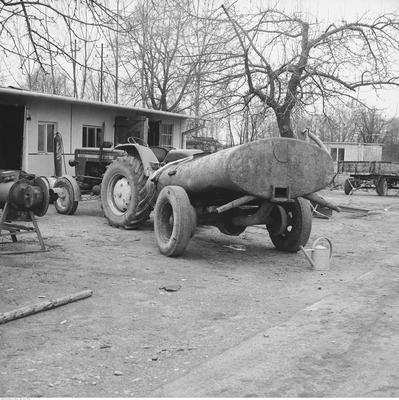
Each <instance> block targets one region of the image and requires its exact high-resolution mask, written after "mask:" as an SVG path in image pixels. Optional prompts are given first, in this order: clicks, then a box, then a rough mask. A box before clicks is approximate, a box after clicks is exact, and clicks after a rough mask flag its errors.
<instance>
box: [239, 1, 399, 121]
mask: <svg viewBox="0 0 399 400" xmlns="http://www.w3.org/2000/svg"><path fill="white" fill-rule="evenodd" d="M239 3H240V6H242V7H243V8H244V9H245V8H247V9H253V10H254V9H255V8H256V7H257V6H259V5H261V6H262V7H263V8H266V7H267V6H268V5H270V6H272V5H276V4H277V5H278V6H279V8H281V7H282V8H284V9H285V11H287V12H301V13H303V14H305V16H306V15H309V17H317V18H318V19H319V20H320V21H326V22H336V21H342V20H346V21H353V20H356V19H357V18H359V17H361V16H364V15H365V14H366V15H367V16H372V15H381V14H385V13H390V12H395V11H396V12H399V0H239ZM359 97H360V98H361V99H363V100H364V101H365V102H366V103H367V104H368V105H369V106H371V107H376V108H378V109H380V110H381V111H382V113H383V114H384V115H385V116H386V117H388V118H390V117H399V87H389V88H388V87H387V88H386V89H384V90H380V91H378V93H377V94H376V93H375V92H374V91H373V90H371V89H364V88H363V89H361V91H360V93H359Z"/></svg>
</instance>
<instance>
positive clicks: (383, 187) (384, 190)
mask: <svg viewBox="0 0 399 400" xmlns="http://www.w3.org/2000/svg"><path fill="white" fill-rule="evenodd" d="M375 190H376V192H377V193H378V196H387V195H388V181H387V179H386V178H385V177H383V176H379V177H378V178H377V181H376V184H375Z"/></svg>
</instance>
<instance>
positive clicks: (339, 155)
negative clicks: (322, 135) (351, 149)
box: [330, 147, 345, 162]
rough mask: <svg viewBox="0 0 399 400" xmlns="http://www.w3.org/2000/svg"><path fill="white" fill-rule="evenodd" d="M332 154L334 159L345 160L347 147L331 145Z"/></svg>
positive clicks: (336, 160)
mask: <svg viewBox="0 0 399 400" xmlns="http://www.w3.org/2000/svg"><path fill="white" fill-rule="evenodd" d="M330 156H331V158H332V160H333V161H335V162H338V161H345V147H331V148H330Z"/></svg>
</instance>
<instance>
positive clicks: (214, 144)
mask: <svg viewBox="0 0 399 400" xmlns="http://www.w3.org/2000/svg"><path fill="white" fill-rule="evenodd" d="M186 148H187V149H199V150H203V151H206V152H209V153H215V152H216V151H218V150H220V149H222V148H223V145H222V144H221V143H220V142H219V141H218V140H216V139H214V138H212V137H202V136H192V135H187V136H186Z"/></svg>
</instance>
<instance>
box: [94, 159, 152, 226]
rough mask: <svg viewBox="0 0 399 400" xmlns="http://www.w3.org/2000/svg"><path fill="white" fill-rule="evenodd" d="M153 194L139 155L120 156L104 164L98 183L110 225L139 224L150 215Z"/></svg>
mask: <svg viewBox="0 0 399 400" xmlns="http://www.w3.org/2000/svg"><path fill="white" fill-rule="evenodd" d="M154 196H155V189H154V184H153V183H152V182H150V181H149V180H148V178H147V177H146V176H145V174H144V168H143V164H142V162H141V160H140V159H139V158H137V157H134V156H123V157H120V158H117V159H116V160H114V161H113V162H112V163H111V164H110V165H109V166H108V167H107V170H106V171H105V174H104V177H103V180H102V183H101V205H102V209H103V212H104V215H105V218H106V219H107V220H108V223H109V224H110V225H111V226H115V227H117V228H124V229H137V228H139V227H140V226H141V225H143V223H144V222H145V221H146V220H147V219H148V218H149V216H150V213H151V210H152V206H153V199H154Z"/></svg>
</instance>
